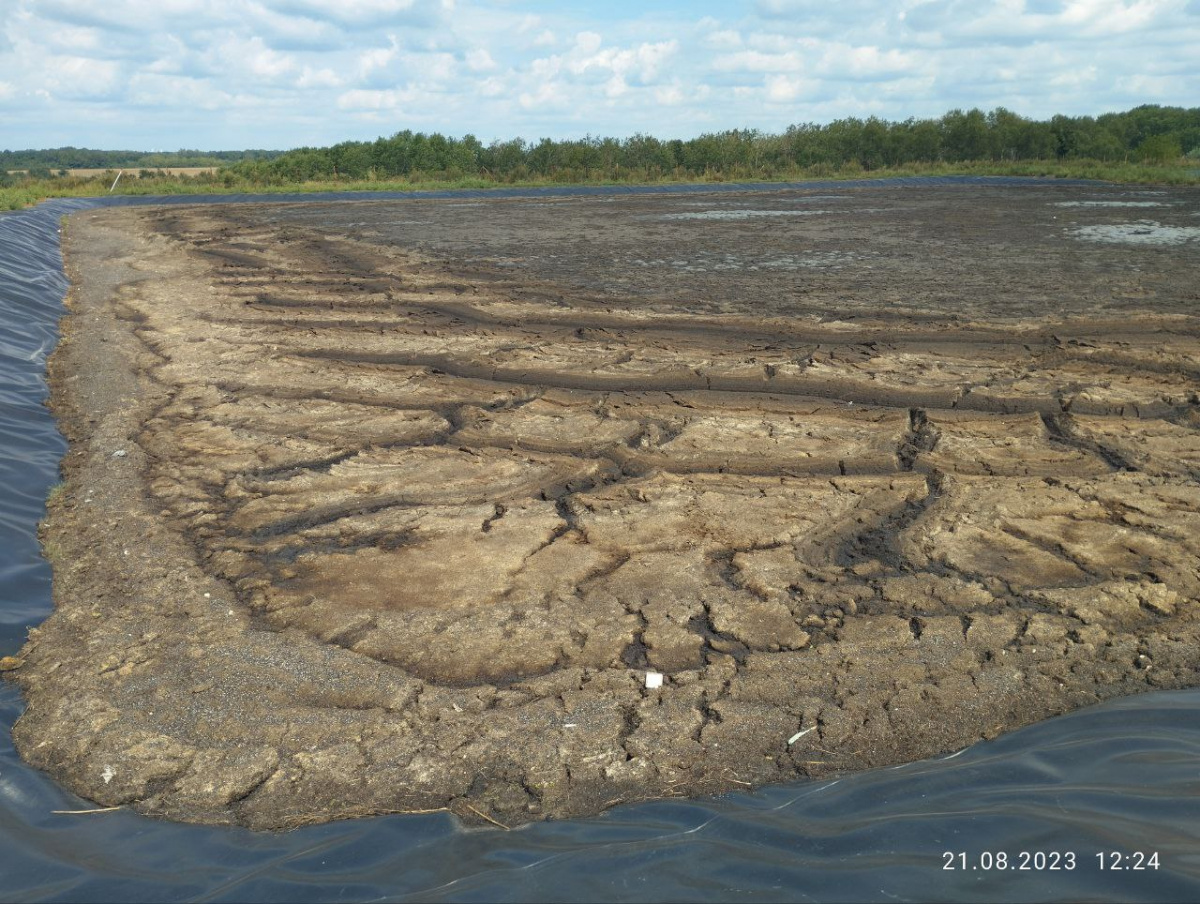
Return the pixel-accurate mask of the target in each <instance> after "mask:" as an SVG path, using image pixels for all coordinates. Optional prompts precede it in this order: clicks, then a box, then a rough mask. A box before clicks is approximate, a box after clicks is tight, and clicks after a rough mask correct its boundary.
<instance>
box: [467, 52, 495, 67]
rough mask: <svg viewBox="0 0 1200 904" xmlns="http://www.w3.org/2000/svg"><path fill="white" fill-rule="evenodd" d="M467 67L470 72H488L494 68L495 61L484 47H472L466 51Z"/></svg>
mask: <svg viewBox="0 0 1200 904" xmlns="http://www.w3.org/2000/svg"><path fill="white" fill-rule="evenodd" d="M467 68H468V69H470V70H471V71H472V72H488V71H490V70H492V69H495V68H496V61H495V60H493V59H492V55H491V54H490V53H488V52H487V50H485V49H484V48H482V47H473V48H472V49H470V50H468V51H467Z"/></svg>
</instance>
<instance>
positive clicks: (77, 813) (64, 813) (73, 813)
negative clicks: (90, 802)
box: [50, 807, 125, 816]
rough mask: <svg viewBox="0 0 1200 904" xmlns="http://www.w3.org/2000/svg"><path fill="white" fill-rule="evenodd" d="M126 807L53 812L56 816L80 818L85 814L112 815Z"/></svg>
mask: <svg viewBox="0 0 1200 904" xmlns="http://www.w3.org/2000/svg"><path fill="white" fill-rule="evenodd" d="M124 809H125V808H124V807H94V808H92V809H90V810H51V811H50V812H51V813H53V814H55V815H56V816H80V815H82V814H84V813H111V812H112V811H113V810H124Z"/></svg>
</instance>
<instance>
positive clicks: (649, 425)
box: [13, 200, 1200, 828]
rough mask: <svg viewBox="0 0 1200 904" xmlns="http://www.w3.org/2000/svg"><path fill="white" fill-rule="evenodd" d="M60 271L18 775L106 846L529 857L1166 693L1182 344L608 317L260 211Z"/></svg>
mask: <svg viewBox="0 0 1200 904" xmlns="http://www.w3.org/2000/svg"><path fill="white" fill-rule="evenodd" d="M637 203H638V204H640V205H646V204H647V202H646V201H645V200H641V201H638V202H637ZM265 210H270V208H266V209H265ZM428 212H429V213H430V214H431V215H432V214H433V213H434V212H433V211H428ZM802 225H803V226H804V228H812V227H811V226H809V224H807V223H805V224H802ZM696 228H703V229H713V228H720V229H726V230H731V229H737V228H746V227H740V226H730V225H729V224H728V223H718V224H717V225H716V226H714V225H710V224H704V225H703V226H698V227H696ZM796 228H800V226H797V227H796ZM67 252H68V262H69V265H70V268H71V275H72V277H73V282H74V289H73V293H72V298H71V305H72V316H71V317H70V318H68V320H67V321H66V322H65V332H64V337H65V338H64V343H63V346H62V348H61V349H60V351H59V352H58V353H57V354H56V357H55V359H54V362H53V364H52V370H51V376H52V382H53V386H54V393H55V394H54V399H55V405H56V410H57V412H58V414H59V416H60V418H61V420H62V423H63V428H64V432H65V433H66V434H67V435H68V438H69V439H70V441H71V447H72V451H71V452H70V454H69V455H68V458H67V460H66V462H65V463H64V470H65V474H66V477H67V484H66V490H65V491H64V492H63V493H62V494H61V496H59V497H58V498H57V499H56V500H54V502H53V503H52V506H51V509H52V511H51V516H50V518H49V522H48V525H47V528H46V531H45V537H44V540H45V545H46V550H47V554H48V556H50V557H51V559H52V561H53V563H54V565H55V574H56V578H55V580H56V585H55V594H56V602H57V605H58V612H57V613H56V615H55V616H54V617H53V618H52V619H50V620H49V621H48V622H47V623H46V625H45V626H44V627H43V628H42V629H39V630H38V631H37V632H34V637H33V638H32V640H31V642H30V644H29V645H28V646H27V648H26V650H25V651H24V652H23V654H22V659H23V664H22V666H21V668H20V669H18V670H17V671H16V672H14V673H13V674H14V676H15V677H16V678H17V679H18V680H19V681H20V682H21V683H22V685H23V686H24V688H25V690H26V693H27V695H28V698H29V700H30V707H29V710H28V712H27V713H26V714H25V716H24V717H23V718H22V719H21V721H20V722H19V723H18V725H17V728H16V730H15V737H16V741H17V744H18V747H19V749H20V751H21V753H22V755H23V756H24V757H26V758H27V759H28V760H29V761H30V762H32V763H34V764H35V765H37V766H39V767H41V768H44V769H46V770H48V771H50V772H51V773H53V774H54V775H55V776H57V777H59V778H60V779H61V780H62V781H64V782H65V783H66V784H67V785H68V786H69V787H71V788H72V789H73V790H75V791H77V792H79V793H81V794H83V795H85V796H87V797H89V798H91V799H93V800H95V801H97V802H98V803H100V804H104V805H110V806H112V805H123V804H127V805H130V806H132V807H134V808H136V809H138V810H139V811H142V812H145V813H148V814H152V815H161V816H166V817H171V818H176V819H183V820H190V821H204V822H237V823H242V824H246V825H249V826H253V827H259V828H272V827H286V826H294V825H299V824H303V823H307V822H312V821H321V820H328V819H337V818H342V817H347V816H356V815H364V814H370V813H382V812H397V811H414V810H431V809H438V808H449V809H451V810H453V811H454V812H455V813H457V814H458V815H460V816H461V817H463V818H464V819H465V820H468V821H471V822H480V823H482V822H494V823H500V824H504V825H513V824H517V823H520V822H523V821H529V820H533V819H540V818H545V817H561V816H568V815H583V814H591V813H595V812H598V811H600V810H602V809H603V808H605V807H607V806H610V805H612V804H614V803H617V802H620V801H626V800H634V799H642V798H647V797H663V796H681V795H694V794H698V793H705V792H713V791H720V790H727V789H729V788H734V787H747V786H755V785H760V784H762V783H765V782H774V781H781V780H784V779H788V778H792V777H796V776H801V777H803V776H818V775H825V774H829V773H833V772H839V771H847V770H858V769H863V768H867V767H872V766H878V765H886V764H892V763H897V762H902V761H908V760H912V759H916V758H920V757H924V756H929V755H933V754H937V753H942V752H949V751H952V750H956V749H959V748H961V747H963V746H965V745H967V744H970V743H972V742H973V741H975V740H978V739H980V738H986V737H991V736H994V735H995V734H997V733H999V732H1001V731H1005V730H1009V729H1012V728H1015V727H1017V726H1020V725H1023V724H1027V723H1029V722H1031V721H1034V720H1037V719H1040V718H1044V717H1046V716H1049V715H1053V714H1057V713H1060V712H1064V711H1066V710H1069V709H1072V708H1075V707H1079V706H1083V705H1087V704H1090V703H1093V702H1095V701H1098V700H1100V699H1104V698H1107V697H1111V696H1114V695H1118V694H1127V693H1132V692H1136V691H1137V690H1141V689H1146V688H1148V687H1178V686H1183V685H1188V684H1192V683H1194V675H1195V669H1196V666H1197V662H1198V656H1200V654H1198V653H1197V650H1198V649H1200V647H1198V645H1197V641H1198V639H1200V638H1198V637H1197V633H1198V631H1200V628H1198V626H1197V623H1196V619H1195V604H1196V600H1197V597H1198V596H1200V487H1198V486H1197V483H1196V474H1197V472H1198V471H1200V441H1198V440H1197V432H1196V429H1197V425H1198V417H1197V410H1196V404H1197V387H1198V385H1200V384H1198V380H1197V373H1198V369H1200V364H1198V363H1197V356H1198V353H1200V351H1198V350H1200V345H1198V344H1197V341H1196V326H1197V325H1196V323H1195V322H1194V320H1192V319H1190V318H1187V317H1178V316H1174V317H1169V316H1164V317H1159V318H1144V319H1141V320H1138V321H1137V322H1129V321H1120V320H1108V321H1105V320H1095V321H1087V320H1083V319H1078V318H1077V319H1076V320H1074V321H1069V322H1058V323H1055V324H1052V325H1048V324H1047V323H1045V322H1039V321H1034V320H1031V321H1028V322H1022V323H1015V322H998V321H997V322H990V321H988V320H987V319H985V318H983V317H981V316H978V315H976V316H973V317H972V318H971V319H969V320H968V319H961V318H945V317H941V318H939V317H935V316H926V317H913V318H912V319H911V320H909V321H905V320H903V319H887V318H885V317H883V316H882V315H880V316H878V317H873V316H872V315H871V314H870V312H869V311H868V312H866V313H864V314H861V315H859V316H857V317H856V318H854V319H853V320H849V319H847V320H833V321H832V322H831V320H830V319H829V318H828V317H824V316H821V317H818V316H810V314H809V312H807V311H804V310H801V311H799V312H798V314H796V315H785V313H781V312H780V311H778V310H773V309H768V310H765V311H762V312H761V313H755V312H754V310H753V309H752V307H751V306H747V308H745V309H742V310H735V311H732V312H728V311H727V312H723V313H713V312H711V311H699V310H697V311H689V310H688V309H687V308H686V305H683V306H679V305H677V306H676V307H675V308H673V309H668V308H667V307H664V306H662V305H655V304H648V305H645V306H639V305H638V304H636V303H633V302H630V303H628V304H624V305H616V304H613V303H611V299H610V298H608V299H606V298H601V297H588V296H586V295H585V294H579V295H572V294H571V293H570V292H569V291H565V290H564V289H563V287H562V285H561V284H557V283H554V282H553V281H550V280H540V281H539V280H538V279H535V278H534V276H532V275H529V274H526V273H521V272H515V273H514V272H512V271H511V270H506V269H504V268H498V267H489V266H485V265H484V264H472V263H471V262H470V261H469V260H468V261H464V260H456V261H438V260H436V259H435V258H434V257H433V256H431V255H430V254H428V253H426V252H422V251H419V250H413V249H411V248H404V247H396V246H392V245H387V244H384V243H381V242H373V241H368V240H366V239H364V238H361V237H357V238H352V237H346V236H343V237H333V236H331V235H330V234H327V233H325V232H322V231H321V230H318V229H314V228H311V227H309V226H306V225H304V224H302V223H301V224H296V223H292V222H288V221H286V219H284V221H283V222H280V220H279V219H278V218H276V217H273V216H269V215H266V214H264V213H263V212H262V211H261V210H256V209H254V208H244V209H236V210H235V209H232V208H230V209H222V208H203V207H196V208H189V209H173V210H154V211H145V212H131V211H126V212H119V213H112V212H110V213H103V214H87V215H83V216H79V217H76V218H75V219H74V220H72V221H71V224H70V226H69V228H68V235H67ZM473 267H474V269H472V268H473ZM648 671H656V672H660V673H662V674H663V675H664V676H665V681H664V685H663V687H662V688H661V689H648V688H647V687H646V683H645V676H646V673H647V672H648ZM797 735H800V736H799V737H796V736H797Z"/></svg>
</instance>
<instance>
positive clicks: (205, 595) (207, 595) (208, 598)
mask: <svg viewBox="0 0 1200 904" xmlns="http://www.w3.org/2000/svg"><path fill="white" fill-rule="evenodd" d="M204 598H205V599H206V600H210V599H212V594H211V593H206V594H204Z"/></svg>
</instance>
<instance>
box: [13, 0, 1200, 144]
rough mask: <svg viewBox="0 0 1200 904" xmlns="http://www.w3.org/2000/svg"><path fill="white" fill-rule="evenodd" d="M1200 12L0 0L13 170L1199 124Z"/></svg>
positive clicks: (1036, 2)
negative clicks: (278, 152)
mask: <svg viewBox="0 0 1200 904" xmlns="http://www.w3.org/2000/svg"><path fill="white" fill-rule="evenodd" d="M1198 48H1200V0H897V2H875V0H841V2H831V0H757V2H742V3H739V2H734V0H727V2H721V3H718V2H715V0H691V2H660V3H655V2H652V0H647V2H633V0H609V2H605V3H589V4H582V3H576V4H571V3H552V2H517V0H246V2H222V0H0V147H2V148H5V149H18V148H27V147H57V146H61V145H75V146H80V147H82V146H87V147H105V148H135V149H144V150H152V149H159V150H164V149H165V150H174V149H177V148H180V147H189V148H201V149H236V148H245V147H260V148H288V147H296V146H299V145H319V144H330V143H334V142H336V141H341V140H346V139H373V138H375V137H378V136H379V135H390V134H393V133H394V132H396V131H399V130H401V129H406V128H410V129H413V130H417V131H440V132H443V133H445V134H451V135H463V134H466V133H468V132H470V133H472V134H475V135H477V136H478V137H479V138H481V139H483V140H485V141H490V140H493V139H496V138H511V137H523V138H527V139H537V138H540V137H543V136H547V137H551V138H567V137H577V136H582V135H585V134H589V133H590V134H593V135H597V134H599V135H615V136H626V135H630V134H632V133H634V132H648V133H651V134H654V135H658V136H660V137H664V138H666V137H691V136H694V135H697V134H700V133H702V132H707V131H715V130H720V129H730V128H756V129H762V130H766V131H778V130H782V129H784V128H786V127H787V126H788V125H789V124H792V123H799V122H829V121H831V120H833V119H838V118H841V117H846V116H871V115H875V116H880V117H883V118H885V119H906V118H908V117H910V116H916V117H925V116H939V115H941V114H942V113H944V112H945V111H946V110H949V109H951V108H954V107H964V108H966V107H974V106H978V107H981V108H983V109H992V108H994V107H997V106H1004V107H1007V108H1009V109H1011V110H1014V111H1016V112H1018V113H1021V114H1023V115H1026V116H1033V117H1037V118H1042V117H1046V116H1050V115H1052V114H1054V113H1068V114H1073V115H1078V114H1096V113H1102V112H1106V111H1112V110H1123V109H1128V108H1129V107H1132V106H1136V105H1138V104H1143V103H1155V104H1172V105H1180V106H1196V105H1198V104H1200V66H1198V65H1197V58H1198V57H1200V53H1198V52H1197V51H1198Z"/></svg>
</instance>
